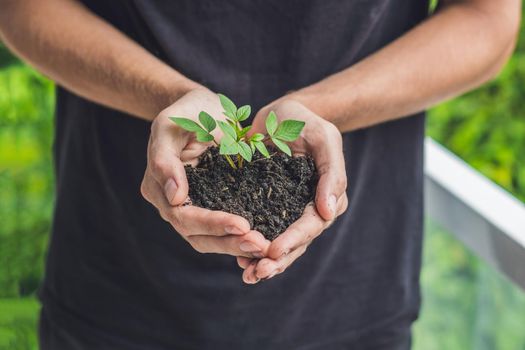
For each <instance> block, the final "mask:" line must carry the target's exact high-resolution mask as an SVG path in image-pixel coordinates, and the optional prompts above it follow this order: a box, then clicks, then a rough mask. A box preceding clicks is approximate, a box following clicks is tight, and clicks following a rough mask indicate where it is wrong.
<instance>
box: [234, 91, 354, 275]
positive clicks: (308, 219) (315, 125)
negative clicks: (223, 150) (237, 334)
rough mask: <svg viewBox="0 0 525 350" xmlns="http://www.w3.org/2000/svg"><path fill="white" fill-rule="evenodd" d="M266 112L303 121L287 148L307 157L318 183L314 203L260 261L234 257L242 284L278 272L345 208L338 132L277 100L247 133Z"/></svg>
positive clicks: (295, 105) (259, 117)
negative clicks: (301, 129)
mask: <svg viewBox="0 0 525 350" xmlns="http://www.w3.org/2000/svg"><path fill="white" fill-rule="evenodd" d="M269 110H273V111H275V113H276V115H277V116H278V117H281V118H282V117H285V118H291V119H298V120H303V121H305V122H306V123H305V127H304V129H303V132H302V133H301V136H300V137H299V138H298V139H297V140H296V141H294V142H292V143H290V148H291V149H292V151H293V153H294V155H300V154H310V155H311V156H312V157H313V159H314V163H315V165H316V168H317V171H318V175H319V182H318V184H317V190H316V196H315V202H314V203H310V205H308V206H307V207H306V208H305V210H304V213H303V215H302V216H301V217H300V218H299V219H298V220H297V221H296V222H294V223H293V224H292V225H291V226H290V227H288V228H287V229H286V231H285V232H284V233H282V234H281V235H280V236H278V237H277V238H276V239H275V240H274V241H273V242H272V243H271V245H270V247H269V249H268V254H267V257H265V258H263V259H261V260H257V259H253V260H252V259H247V258H244V257H238V258H237V262H238V263H239V266H241V267H242V268H244V269H245V271H244V273H243V280H244V281H245V282H246V283H256V282H258V281H259V280H260V279H268V278H271V277H273V276H274V275H276V274H278V273H282V272H283V271H284V270H285V269H286V268H287V267H288V266H290V265H291V264H292V263H293V262H294V261H295V260H296V259H297V258H298V257H300V256H301V255H302V254H303V253H304V252H305V251H306V248H307V247H308V245H309V244H310V243H311V242H312V240H313V239H315V238H316V237H317V236H319V235H320V234H321V233H322V232H323V230H324V229H326V228H327V227H328V226H329V225H330V224H331V223H332V222H333V221H334V220H335V218H336V217H337V216H339V215H340V214H342V213H343V212H344V211H345V210H346V208H347V206H348V198H347V196H346V183H347V182H346V172H345V162H344V158H343V152H342V140H341V134H340V132H339V130H338V129H337V128H336V127H335V126H334V125H333V124H332V123H330V122H328V121H326V120H324V119H322V118H321V117H319V116H317V115H315V114H314V113H313V112H311V111H310V110H308V109H307V108H306V107H305V106H303V105H302V104H300V103H298V102H295V101H291V100H282V101H281V100H280V101H277V102H276V103H274V104H272V105H270V106H268V107H265V108H264V109H263V110H261V111H260V112H259V113H258V114H257V116H256V117H255V119H254V122H253V129H252V131H251V132H259V131H260V130H262V129H263V128H264V126H263V125H264V118H265V116H266V115H267V114H268V111H269Z"/></svg>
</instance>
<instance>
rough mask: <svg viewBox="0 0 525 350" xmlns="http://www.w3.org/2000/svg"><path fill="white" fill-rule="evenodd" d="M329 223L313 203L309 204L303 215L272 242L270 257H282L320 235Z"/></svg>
mask: <svg viewBox="0 0 525 350" xmlns="http://www.w3.org/2000/svg"><path fill="white" fill-rule="evenodd" d="M328 224H329V222H328V221H326V220H325V219H323V218H322V217H321V216H320V215H319V213H318V212H317V210H316V208H315V206H314V205H313V203H310V204H308V205H307V206H306V208H305V209H304V212H303V215H302V216H301V217H300V218H299V219H298V220H297V221H296V222H294V223H293V224H291V225H290V226H289V227H288V228H287V229H286V231H284V232H283V233H282V234H281V235H279V236H278V237H277V238H276V239H275V240H274V241H273V242H272V244H271V245H270V248H269V250H268V257H269V258H271V259H274V260H278V259H280V258H281V257H282V256H285V255H287V254H289V253H290V252H292V251H293V250H295V249H296V248H297V247H299V246H301V245H303V244H305V243H307V242H310V241H311V240H313V239H314V238H316V237H317V236H319V235H320V234H321V232H323V230H324V229H325V228H326V227H327V226H328Z"/></svg>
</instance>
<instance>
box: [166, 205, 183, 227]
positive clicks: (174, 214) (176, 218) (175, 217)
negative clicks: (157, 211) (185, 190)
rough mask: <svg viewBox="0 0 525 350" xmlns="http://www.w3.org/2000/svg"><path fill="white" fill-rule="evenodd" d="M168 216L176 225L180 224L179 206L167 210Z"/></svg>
mask: <svg viewBox="0 0 525 350" xmlns="http://www.w3.org/2000/svg"><path fill="white" fill-rule="evenodd" d="M166 217H167V218H168V221H169V222H171V223H172V225H174V226H179V225H180V224H181V219H180V213H179V211H178V210H177V208H174V209H170V210H167V213H166Z"/></svg>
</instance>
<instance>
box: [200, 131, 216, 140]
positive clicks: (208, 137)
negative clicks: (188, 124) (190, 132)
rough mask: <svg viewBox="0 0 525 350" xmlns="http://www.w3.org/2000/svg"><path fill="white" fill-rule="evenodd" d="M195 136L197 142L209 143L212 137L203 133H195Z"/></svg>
mask: <svg viewBox="0 0 525 350" xmlns="http://www.w3.org/2000/svg"><path fill="white" fill-rule="evenodd" d="M195 136H196V137H197V141H199V142H210V141H213V139H214V138H213V135H211V134H209V133H207V132H205V131H197V132H196V133H195Z"/></svg>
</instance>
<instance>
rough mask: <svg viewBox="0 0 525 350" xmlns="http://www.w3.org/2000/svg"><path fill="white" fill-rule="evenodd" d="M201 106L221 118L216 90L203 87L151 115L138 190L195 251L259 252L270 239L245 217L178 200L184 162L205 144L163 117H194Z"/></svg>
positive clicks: (183, 191) (183, 189)
mask: <svg viewBox="0 0 525 350" xmlns="http://www.w3.org/2000/svg"><path fill="white" fill-rule="evenodd" d="M202 110H204V111H206V112H208V113H209V114H211V115H212V116H214V117H215V118H216V119H221V118H224V116H222V107H221V105H220V102H219V98H218V96H217V95H216V94H214V93H212V92H211V91H209V90H206V89H204V88H202V89H195V90H192V91H191V92H189V93H187V94H186V95H185V96H183V97H182V98H180V99H179V100H178V101H177V102H176V103H174V104H173V105H171V106H169V107H168V108H166V109H165V110H163V111H162V112H161V113H160V114H159V115H158V116H157V117H156V118H155V120H154V121H153V124H152V126H151V136H150V141H149V145H148V164H147V168H146V172H145V174H144V179H143V181H142V186H141V192H142V195H143V196H144V198H146V199H147V200H148V201H149V202H150V203H151V204H153V205H154V206H155V207H156V208H157V209H158V210H159V213H160V215H161V216H162V218H163V219H164V220H166V221H168V222H170V223H171V225H172V226H173V227H174V228H175V229H176V230H177V232H179V233H180V234H181V235H182V237H183V238H184V239H185V240H186V241H188V242H189V243H190V244H191V245H192V247H193V248H195V249H196V250H197V251H199V252H201V253H221V254H229V255H233V256H244V257H251V258H253V257H258V258H261V257H263V256H264V255H265V254H266V252H267V250H268V247H269V245H270V242H269V241H267V240H266V239H265V238H264V237H263V235H262V234H261V233H259V232H257V231H251V230H250V224H249V223H248V221H247V220H246V219H244V218H242V217H240V216H237V215H234V214H229V213H225V212H222V211H211V210H208V209H203V208H199V207H195V206H192V205H182V204H183V203H185V202H186V201H187V199H188V181H187V179H186V172H185V170H184V164H192V165H195V164H196V163H197V161H198V157H199V156H200V155H201V154H202V153H203V152H204V151H205V150H206V148H207V147H208V146H210V145H209V144H205V143H201V142H197V141H196V140H195V138H194V134H193V133H190V132H187V131H185V130H183V129H182V128H180V127H178V126H177V125H175V124H174V123H173V122H172V121H170V120H169V119H168V117H170V116H174V115H176V116H184V117H186V118H190V119H194V120H196V121H197V120H198V114H199V112H200V111H202ZM215 132H216V133H217V134H215V137H216V138H217V139H220V136H221V135H220V134H219V133H220V131H219V130H218V129H217V130H216V131H215Z"/></svg>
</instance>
